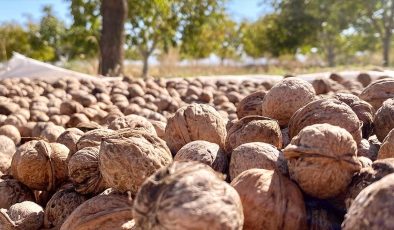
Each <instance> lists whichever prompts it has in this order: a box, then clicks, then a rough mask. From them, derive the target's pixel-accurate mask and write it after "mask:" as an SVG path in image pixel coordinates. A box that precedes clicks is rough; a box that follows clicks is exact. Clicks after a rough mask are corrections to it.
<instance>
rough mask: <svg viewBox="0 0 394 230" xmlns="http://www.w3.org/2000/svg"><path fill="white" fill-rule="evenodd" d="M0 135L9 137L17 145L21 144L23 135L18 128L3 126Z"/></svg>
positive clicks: (0, 128)
mask: <svg viewBox="0 0 394 230" xmlns="http://www.w3.org/2000/svg"><path fill="white" fill-rule="evenodd" d="M0 135H4V136H7V137H9V138H10V139H11V140H12V141H13V142H14V144H15V145H17V144H19V143H20V142H21V134H20V133H19V130H18V128H16V127H15V126H13V125H3V126H1V127H0Z"/></svg>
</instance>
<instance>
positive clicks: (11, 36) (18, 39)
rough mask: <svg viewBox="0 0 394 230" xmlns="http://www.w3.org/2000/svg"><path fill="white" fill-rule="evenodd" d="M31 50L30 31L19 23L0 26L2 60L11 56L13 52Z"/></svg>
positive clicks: (0, 53) (0, 54) (0, 57)
mask: <svg viewBox="0 0 394 230" xmlns="http://www.w3.org/2000/svg"><path fill="white" fill-rule="evenodd" d="M29 50H30V43H29V38H28V33H27V32H26V31H25V30H24V29H23V28H22V27H21V26H20V25H17V24H13V23H6V24H2V25H1V26H0V61H4V60H7V59H9V58H11V56H12V52H13V51H15V52H19V53H27V52H28V51H29Z"/></svg>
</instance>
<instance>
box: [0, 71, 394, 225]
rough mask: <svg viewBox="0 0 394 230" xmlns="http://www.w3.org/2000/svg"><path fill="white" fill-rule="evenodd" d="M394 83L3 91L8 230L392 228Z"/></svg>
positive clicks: (129, 83) (11, 85)
mask: <svg viewBox="0 0 394 230" xmlns="http://www.w3.org/2000/svg"><path fill="white" fill-rule="evenodd" d="M393 130H394V80H393V79H391V78H383V77H382V78H378V79H375V78H372V77H371V76H369V75H368V74H366V73H361V74H360V75H359V76H358V77H357V78H356V79H354V80H352V79H346V78H344V77H342V76H340V75H338V74H332V75H331V76H330V77H329V78H316V79H315V80H314V81H312V82H307V81H305V80H302V79H299V78H297V77H286V78H284V79H283V80H281V79H279V78H278V80H277V81H263V82H261V81H260V82H259V81H251V80H244V81H232V80H226V79H221V80H209V79H206V80H202V79H198V78H197V79H177V80H173V79H153V78H148V79H145V80H142V79H131V78H123V79H121V80H114V81H102V80H82V79H81V80H78V79H75V78H66V79H58V80H56V81H52V82H46V81H42V80H34V79H27V78H20V79H4V80H1V81H0V229H3V228H4V229H27V230H30V229H31V230H36V229H61V230H68V229H81V230H82V229H175V230H178V229H179V230H181V229H213V230H215V229H229V230H230V229H239V230H241V229H246V230H248V229H268V230H271V229H272V230H274V229H275V230H276V229H339V228H341V227H342V228H343V229H377V228H379V229H393V228H394V224H393V222H392V221H390V219H391V218H394V204H393V202H392V200H394V192H393V191H394V190H393V188H394V131H393Z"/></svg>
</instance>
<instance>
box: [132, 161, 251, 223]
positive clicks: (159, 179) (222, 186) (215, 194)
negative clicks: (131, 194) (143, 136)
mask: <svg viewBox="0 0 394 230" xmlns="http://www.w3.org/2000/svg"><path fill="white" fill-rule="evenodd" d="M133 216H134V220H135V223H136V227H137V228H138V229H173V230H178V229H179V230H180V229H196V228H198V229H212V230H215V229H242V225H243V220H244V217H243V213H242V204H241V200H240V198H239V195H238V194H237V192H236V191H235V189H234V188H232V187H231V186H230V185H229V184H227V183H226V182H224V181H223V180H222V179H221V178H219V177H218V176H217V174H216V173H215V171H213V170H212V169H211V168H210V167H209V166H207V165H204V164H201V163H196V162H174V163H173V164H171V165H169V166H168V167H166V168H163V169H160V170H158V171H157V172H156V173H155V174H153V175H152V176H151V177H149V178H148V179H147V180H146V181H145V182H144V184H143V185H142V186H141V188H140V190H139V192H138V194H137V196H136V198H135V200H134V207H133ZM197 226H198V227H197Z"/></svg>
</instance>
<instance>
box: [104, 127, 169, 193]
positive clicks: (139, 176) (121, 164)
mask: <svg viewBox="0 0 394 230" xmlns="http://www.w3.org/2000/svg"><path fill="white" fill-rule="evenodd" d="M171 161H172V156H171V152H170V151H169V149H168V147H167V145H166V143H165V142H164V141H163V140H161V139H160V138H158V137H157V136H156V135H155V134H150V133H147V132H144V131H140V130H132V129H124V130H119V132H117V133H115V134H114V135H111V136H108V137H105V138H103V140H102V142H101V145H100V152H99V169H100V172H101V175H102V176H103V178H104V181H105V182H106V183H107V185H108V186H110V187H112V188H115V189H117V190H119V191H122V192H124V191H131V193H132V194H135V193H136V192H137V190H138V188H139V187H140V186H141V184H142V183H143V182H144V180H145V179H146V178H147V177H149V176H150V175H152V174H153V173H154V172H155V171H156V170H158V169H159V168H161V167H163V166H166V165H168V164H170V163H171Z"/></svg>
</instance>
